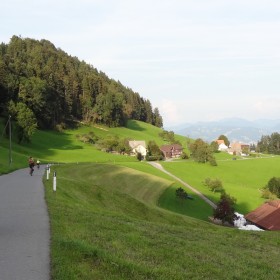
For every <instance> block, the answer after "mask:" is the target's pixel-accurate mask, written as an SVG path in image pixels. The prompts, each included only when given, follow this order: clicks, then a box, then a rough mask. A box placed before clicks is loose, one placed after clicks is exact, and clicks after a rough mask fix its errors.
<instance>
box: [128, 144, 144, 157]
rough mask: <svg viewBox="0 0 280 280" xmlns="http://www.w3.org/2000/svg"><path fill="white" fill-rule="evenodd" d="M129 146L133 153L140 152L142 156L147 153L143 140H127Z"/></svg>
mask: <svg viewBox="0 0 280 280" xmlns="http://www.w3.org/2000/svg"><path fill="white" fill-rule="evenodd" d="M128 145H129V147H130V148H131V150H132V153H133V154H137V153H140V154H141V155H142V156H143V157H144V158H145V157H146V155H147V148H146V142H145V141H135V140H133V141H129V142H128Z"/></svg>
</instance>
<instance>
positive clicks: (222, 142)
mask: <svg viewBox="0 0 280 280" xmlns="http://www.w3.org/2000/svg"><path fill="white" fill-rule="evenodd" d="M216 142H217V143H218V145H221V144H224V145H225V140H223V139H218V140H216Z"/></svg>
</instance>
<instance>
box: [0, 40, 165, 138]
mask: <svg viewBox="0 0 280 280" xmlns="http://www.w3.org/2000/svg"><path fill="white" fill-rule="evenodd" d="M0 115H1V116H6V117H7V116H8V115H11V116H12V117H13V119H14V120H15V121H16V123H17V124H18V127H19V128H20V129H19V130H21V134H23V138H24V137H25V138H28V137H29V135H30V133H32V131H29V132H26V126H27V124H29V125H30V126H32V127H33V129H36V127H39V128H42V129H44V128H48V129H54V128H56V127H62V128H63V127H64V126H67V125H68V124H69V123H71V122H72V123H73V121H83V122H87V123H90V122H93V123H102V124H105V125H107V126H110V127H116V126H125V123H126V121H127V120H128V119H135V120H140V121H143V122H147V123H150V124H152V125H155V126H157V127H162V126H163V120H162V117H161V115H160V113H159V110H158V108H153V107H152V104H151V102H150V101H149V100H148V99H145V98H143V97H141V96H140V95H139V93H137V92H134V91H133V90H132V89H130V88H128V87H125V86H124V85H122V84H121V82H120V81H115V80H113V79H110V78H109V77H108V76H107V75H106V74H105V73H103V72H101V71H98V70H97V69H96V68H94V67H93V66H92V65H89V64H87V63H86V62H84V61H80V60H79V59H78V58H77V57H72V56H70V55H68V54H67V53H66V52H64V51H63V50H61V49H59V48H56V47H55V46H54V45H53V44H52V43H51V42H49V41H47V40H40V41H38V40H34V39H30V38H21V37H18V36H13V37H12V38H11V40H10V42H9V43H8V44H5V43H1V44H0ZM31 124H32V125H31ZM22 140H23V139H22Z"/></svg>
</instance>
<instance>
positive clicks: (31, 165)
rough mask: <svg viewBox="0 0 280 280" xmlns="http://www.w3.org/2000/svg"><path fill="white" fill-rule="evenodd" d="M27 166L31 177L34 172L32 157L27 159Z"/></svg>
mask: <svg viewBox="0 0 280 280" xmlns="http://www.w3.org/2000/svg"><path fill="white" fill-rule="evenodd" d="M28 164H29V174H30V175H31V176H32V175H33V172H34V165H35V163H34V159H33V157H29V159H28Z"/></svg>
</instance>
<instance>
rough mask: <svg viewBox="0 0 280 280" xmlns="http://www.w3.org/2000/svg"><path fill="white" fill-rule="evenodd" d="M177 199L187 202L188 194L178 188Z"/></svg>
mask: <svg viewBox="0 0 280 280" xmlns="http://www.w3.org/2000/svg"><path fill="white" fill-rule="evenodd" d="M176 197H177V198H179V199H180V200H185V199H187V198H188V194H187V192H186V191H185V190H184V189H183V188H178V189H176Z"/></svg>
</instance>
